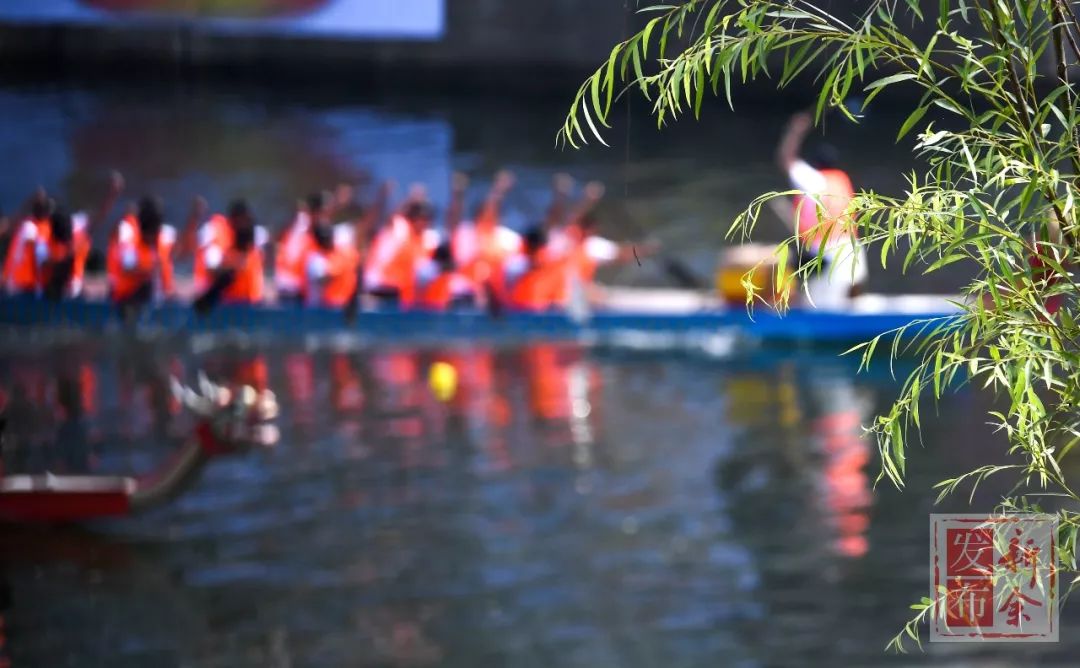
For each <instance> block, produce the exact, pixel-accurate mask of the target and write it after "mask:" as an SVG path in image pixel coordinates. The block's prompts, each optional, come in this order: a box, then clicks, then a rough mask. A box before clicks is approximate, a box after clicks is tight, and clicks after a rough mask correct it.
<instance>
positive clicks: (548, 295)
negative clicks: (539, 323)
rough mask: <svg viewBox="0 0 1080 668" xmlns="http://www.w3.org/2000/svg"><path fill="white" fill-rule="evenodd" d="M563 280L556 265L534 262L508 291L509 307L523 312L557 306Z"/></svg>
mask: <svg viewBox="0 0 1080 668" xmlns="http://www.w3.org/2000/svg"><path fill="white" fill-rule="evenodd" d="M563 278H564V277H563V273H562V271H560V267H559V265H558V264H548V263H543V262H535V261H534V264H533V266H532V267H530V268H529V269H528V271H526V272H525V273H524V274H522V275H521V278H519V279H517V281H516V282H515V283H514V285H513V287H512V288H511V289H510V295H509V302H510V305H511V306H512V307H513V308H516V309H521V310H525V311H543V310H546V309H549V308H551V307H552V306H555V305H557V304H559V303H560V302H559V297H560V285H561V284H562V283H563Z"/></svg>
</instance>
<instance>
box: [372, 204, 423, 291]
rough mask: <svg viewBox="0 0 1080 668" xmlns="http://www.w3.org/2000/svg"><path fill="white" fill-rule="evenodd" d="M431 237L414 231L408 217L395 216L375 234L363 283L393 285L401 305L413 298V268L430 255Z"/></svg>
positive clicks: (414, 281)
mask: <svg viewBox="0 0 1080 668" xmlns="http://www.w3.org/2000/svg"><path fill="white" fill-rule="evenodd" d="M434 238H435V237H434V236H433V235H429V234H426V233H425V234H422V235H421V234H417V233H416V231H415V230H413V228H412V225H410V224H409V222H408V221H407V220H405V219H404V218H403V217H401V216H395V217H394V219H393V220H392V221H391V223H390V225H388V226H387V227H384V228H383V229H382V230H380V231H379V233H378V234H377V235H376V237H375V243H374V244H373V246H372V252H371V254H370V255H369V256H368V263H367V267H366V268H365V271H364V282H365V283H366V284H367V285H366V287H368V288H369V289H375V288H395V289H397V291H398V295H399V299H400V300H401V303H402V305H405V306H408V305H411V304H412V303H413V302H414V301H416V271H417V269H418V268H419V266H420V264H421V263H422V262H423V261H424V260H425V259H427V258H429V257H431V254H432V252H433V251H434V249H435V245H436V244H433V243H432V240H433V239H434Z"/></svg>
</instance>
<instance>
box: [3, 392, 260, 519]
mask: <svg viewBox="0 0 1080 668" xmlns="http://www.w3.org/2000/svg"><path fill="white" fill-rule="evenodd" d="M203 390H204V392H203V394H202V395H198V394H195V393H194V391H192V390H190V389H181V390H180V392H179V393H180V394H181V395H182V396H183V397H184V400H185V404H186V405H187V406H188V407H189V408H191V409H192V410H193V411H194V412H195V413H196V414H198V415H200V416H201V417H202V420H201V421H200V422H199V423H198V425H197V426H196V428H195V429H194V433H193V436H192V438H191V439H189V440H188V442H187V443H185V444H184V446H183V447H182V448H181V449H180V451H179V452H178V453H177V454H176V455H175V456H174V457H173V458H172V460H170V461H169V462H168V463H167V464H166V465H165V466H163V467H161V468H159V469H158V470H155V471H153V472H151V473H150V474H148V475H144V476H138V477H126V476H100V475H98V476H95V475H52V474H48V473H46V474H44V475H0V520H3V521H16V522H76V521H83V520H89V519H94V518H99V517H115V516H121V515H129V514H132V513H135V512H139V511H142V510H146V509H148V508H150V507H153V506H157V505H160V504H162V503H164V502H166V501H169V500H170V499H172V498H174V497H175V496H176V495H177V494H179V493H180V492H181V491H183V490H184V489H185V488H186V487H187V486H188V485H189V484H190V483H191V482H193V481H194V480H195V479H196V477H197V476H198V474H199V472H200V471H201V470H202V468H203V466H204V465H205V464H206V463H207V462H208V461H210V460H211V459H213V458H214V457H217V456H220V455H225V454H229V453H233V452H237V451H241V450H244V449H247V448H249V447H252V446H254V445H269V444H271V443H273V442H274V440H276V434H275V432H274V430H273V427H271V426H269V425H267V424H265V421H266V420H267V419H269V418H271V417H273V415H274V413H275V412H276V404H275V403H274V399H273V395H271V394H269V393H262V394H260V393H258V392H256V391H255V390H254V389H252V388H250V387H245V388H243V390H242V391H241V392H238V393H236V394H235V395H233V394H232V393H230V392H229V391H228V390H225V389H224V388H219V387H216V386H213V385H212V384H209V383H204V384H203Z"/></svg>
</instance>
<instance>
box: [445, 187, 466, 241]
mask: <svg viewBox="0 0 1080 668" xmlns="http://www.w3.org/2000/svg"><path fill="white" fill-rule="evenodd" d="M468 188H469V177H468V175H466V174H465V173H464V172H454V175H453V177H451V180H450V205H449V206H448V207H446V234H447V235H448V236H449V237H450V238H451V239H452V238H453V237H454V231H455V230H457V228H458V225H460V224H461V219H462V218H463V217H464V216H465V191H466V190H468Z"/></svg>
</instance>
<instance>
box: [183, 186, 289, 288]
mask: <svg viewBox="0 0 1080 668" xmlns="http://www.w3.org/2000/svg"><path fill="white" fill-rule="evenodd" d="M205 211H206V200H204V199H202V198H201V197H196V198H195V203H194V204H193V206H192V213H191V217H190V219H189V221H188V225H187V228H186V230H185V232H184V238H183V240H182V241H183V247H182V249H183V250H186V249H189V248H193V249H194V255H195V262H194V266H193V272H192V273H193V279H194V288H195V293H196V294H204V293H205V292H206V291H207V290H209V289H210V286H211V284H212V283H213V281H214V279H215V277H217V276H220V275H221V270H222V266H223V265H222V263H223V261H224V260H225V259H226V256H228V255H229V251H230V250H232V249H233V247H234V245H235V239H234V234H235V231H236V230H237V229H240V228H246V227H247V226H249V225H250V227H251V233H252V239H253V244H254V245H253V247H252V249H253V250H256V251H258V259H257V261H258V263H259V264H261V263H262V248H263V247H264V246H265V245H266V243H267V241H268V240H269V235H268V234H267V232H266V228H264V227H263V226H261V225H256V224H255V222H254V220H255V219H254V217H253V216H252V215H251V212H250V210H249V209H248V205H247V202H245V201H243V200H237V201H234V202H233V203H232V204H231V205H230V207H229V213H228V215H222V214H220V213H216V214H214V215H212V216H210V218H209V219H207V220H206V221H205V222H203V223H202V224H201V225H200V224H198V221H199V220H200V219H201V218H202V217H203V216H204V215H205ZM252 249H248V250H252ZM248 250H245V251H243V252H242V253H241V255H245V257H246V254H247V252H248ZM230 257H231V259H232V260H236V259H237V256H236V254H234V255H232V256H230ZM251 261H252V262H255V261H256V259H255V258H254V257H252V258H251ZM230 271H231V269H230ZM254 285H256V282H254V281H253V282H252V286H254ZM258 286H259V294H260V299H261V294H262V286H261V282H259V283H258ZM237 289H239V288H237Z"/></svg>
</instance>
